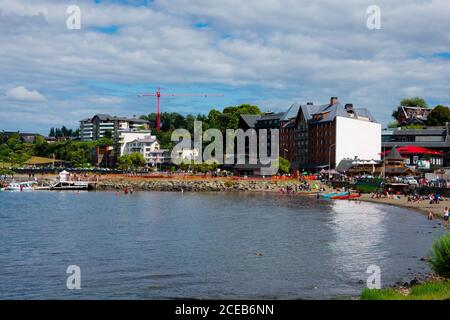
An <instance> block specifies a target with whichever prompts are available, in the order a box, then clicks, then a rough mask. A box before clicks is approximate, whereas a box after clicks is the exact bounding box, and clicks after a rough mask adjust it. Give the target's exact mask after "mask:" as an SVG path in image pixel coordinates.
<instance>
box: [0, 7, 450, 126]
mask: <svg viewBox="0 0 450 320" xmlns="http://www.w3.org/2000/svg"><path fill="white" fill-rule="evenodd" d="M343 3H345V5H344V4H343ZM70 5H77V6H78V7H79V8H80V13H81V18H80V21H81V25H80V29H75V30H72V29H68V28H67V24H66V22H67V20H68V18H70V16H71V14H70V13H67V11H66V10H67V8H68V7H69V6H70ZM370 5H377V6H378V7H379V8H380V13H381V15H380V21H381V28H380V29H369V28H368V27H367V19H368V17H369V14H368V13H367V8H368V7H369V6H370ZM157 87H162V88H163V89H162V92H163V93H179V94H183V93H198V94H203V93H217V94H222V95H223V96H210V97H202V96H199V97H183V96H178V97H166V98H163V99H162V102H161V108H162V111H167V112H179V113H182V114H185V115H186V114H189V113H192V114H198V113H204V114H207V113H208V112H209V110H210V109H212V108H216V109H222V108H224V107H226V106H230V105H238V104H243V103H250V104H256V105H258V106H259V107H260V108H261V109H262V110H263V111H284V110H286V109H287V108H288V107H289V106H290V105H292V103H294V102H297V103H306V102H309V101H312V102H314V103H321V104H323V103H327V102H328V101H329V99H330V97H331V96H338V97H339V100H340V101H341V102H342V103H353V104H354V105H355V106H357V107H366V108H368V109H369V110H370V111H371V112H372V114H373V115H374V116H375V117H376V118H377V119H378V121H379V122H381V123H382V124H383V125H386V124H387V123H388V122H390V121H391V120H392V119H391V113H392V110H393V109H395V108H396V107H397V106H398V104H399V101H400V100H401V99H402V98H405V97H412V96H420V97H423V98H424V99H426V100H427V102H428V103H429V105H430V106H435V105H437V104H443V105H449V106H450V97H449V92H450V90H449V88H450V1H448V0H403V1H389V0H378V1H376V0H369V1H366V0H347V1H345V2H343V1H335V0H315V1H301V0H284V1H275V0H246V1H241V0H226V1H225V0H170V1H169V0H153V1H149V0H147V1H145V0H135V1H132V0H128V1H126V0H115V1H106V0H91V1H90V0H80V1H75V0H71V1H65V0H57V1H56V0H55V1H52V0H0V131H1V130H15V131H16V130H20V131H29V132H39V133H42V134H48V132H49V129H50V128H51V127H60V126H63V125H65V126H66V127H69V128H76V127H77V126H78V121H79V120H80V119H83V118H86V117H92V116H93V115H94V114H96V113H108V114H111V115H118V116H130V117H131V116H133V115H137V116H139V115H141V114H147V113H150V112H155V110H156V99H155V98H153V97H138V94H140V93H143V92H155V90H156V88H157Z"/></svg>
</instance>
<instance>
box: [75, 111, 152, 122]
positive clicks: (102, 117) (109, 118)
mask: <svg viewBox="0 0 450 320" xmlns="http://www.w3.org/2000/svg"><path fill="white" fill-rule="evenodd" d="M96 117H97V118H99V120H100V121H114V120H118V121H129V122H137V123H150V121H148V120H144V119H139V118H127V117H117V116H111V115H109V114H104V113H98V114H96V115H94V116H93V117H92V118H90V119H89V118H86V119H82V120H80V122H86V121H92V119H94V118H96Z"/></svg>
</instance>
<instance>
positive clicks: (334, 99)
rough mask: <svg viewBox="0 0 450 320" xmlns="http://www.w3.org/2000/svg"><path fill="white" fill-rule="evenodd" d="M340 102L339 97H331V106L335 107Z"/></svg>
mask: <svg viewBox="0 0 450 320" xmlns="http://www.w3.org/2000/svg"><path fill="white" fill-rule="evenodd" d="M338 102H339V99H338V97H331V98H330V105H335V104H337V103H338Z"/></svg>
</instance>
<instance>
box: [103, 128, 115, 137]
mask: <svg viewBox="0 0 450 320" xmlns="http://www.w3.org/2000/svg"><path fill="white" fill-rule="evenodd" d="M112 136H113V134H112V131H111V130H105V134H104V137H105V138H106V139H112Z"/></svg>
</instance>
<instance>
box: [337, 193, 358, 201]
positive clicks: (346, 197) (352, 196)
mask: <svg viewBox="0 0 450 320" xmlns="http://www.w3.org/2000/svg"><path fill="white" fill-rule="evenodd" d="M360 196H361V195H360V194H359V193H351V194H347V195H341V196H333V197H331V199H332V200H347V199H355V198H359V197H360Z"/></svg>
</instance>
